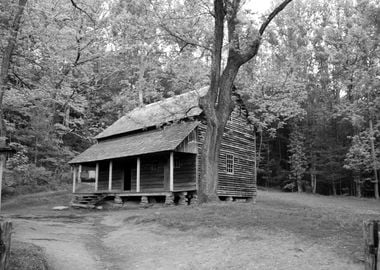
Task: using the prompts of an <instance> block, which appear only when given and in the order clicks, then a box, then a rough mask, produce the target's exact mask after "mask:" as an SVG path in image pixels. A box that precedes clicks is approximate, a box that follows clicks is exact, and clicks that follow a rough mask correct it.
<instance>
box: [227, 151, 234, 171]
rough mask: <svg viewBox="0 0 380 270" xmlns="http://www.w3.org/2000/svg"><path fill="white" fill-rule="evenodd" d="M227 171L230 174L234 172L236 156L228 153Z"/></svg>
mask: <svg viewBox="0 0 380 270" xmlns="http://www.w3.org/2000/svg"><path fill="white" fill-rule="evenodd" d="M226 171H227V173H229V174H233V173H234V156H233V155H229V154H227V155H226Z"/></svg>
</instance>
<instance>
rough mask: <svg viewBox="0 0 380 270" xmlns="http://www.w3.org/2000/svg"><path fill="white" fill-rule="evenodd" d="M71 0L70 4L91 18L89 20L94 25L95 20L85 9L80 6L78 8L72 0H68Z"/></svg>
mask: <svg viewBox="0 0 380 270" xmlns="http://www.w3.org/2000/svg"><path fill="white" fill-rule="evenodd" d="M70 1H71V4H72V5H73V6H74V8H76V9H78V10H79V11H80V12H82V13H84V14H86V16H87V17H88V18H89V19H90V20H91V22H92V23H93V24H94V25H95V23H96V22H95V20H94V19H93V18H92V17H91V16H90V15H89V14H88V13H87V12H86V11H85V10H83V9H82V8H80V7H79V6H78V5H77V4H76V3H75V2H74V0H70Z"/></svg>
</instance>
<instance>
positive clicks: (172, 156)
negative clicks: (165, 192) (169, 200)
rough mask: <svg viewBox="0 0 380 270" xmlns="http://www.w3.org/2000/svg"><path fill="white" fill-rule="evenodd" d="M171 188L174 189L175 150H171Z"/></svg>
mask: <svg viewBox="0 0 380 270" xmlns="http://www.w3.org/2000/svg"><path fill="white" fill-rule="evenodd" d="M169 171H170V173H169V177H170V178H169V190H170V191H173V190H174V152H170V166H169Z"/></svg>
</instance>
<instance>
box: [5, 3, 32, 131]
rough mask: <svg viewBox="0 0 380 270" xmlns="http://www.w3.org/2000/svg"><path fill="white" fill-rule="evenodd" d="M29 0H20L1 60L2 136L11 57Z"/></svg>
mask: <svg viewBox="0 0 380 270" xmlns="http://www.w3.org/2000/svg"><path fill="white" fill-rule="evenodd" d="M26 2H27V0H20V1H19V4H18V9H17V12H16V15H15V17H14V19H13V22H12V23H9V24H10V25H11V27H10V29H9V32H10V33H9V34H10V35H9V38H8V40H7V46H6V47H5V50H4V53H3V59H2V62H1V70H0V136H1V137H5V135H6V126H5V122H4V107H3V100H4V94H5V91H6V90H7V89H8V81H9V78H8V72H9V68H10V65H11V59H12V55H13V52H14V49H15V47H16V41H17V35H18V32H19V30H20V24H21V17H22V14H23V12H24V8H25V5H26Z"/></svg>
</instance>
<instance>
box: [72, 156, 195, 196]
mask: <svg viewBox="0 0 380 270" xmlns="http://www.w3.org/2000/svg"><path fill="white" fill-rule="evenodd" d="M196 157H197V155H196V154H192V153H183V152H175V151H170V152H163V153H153V154H148V155H141V156H137V157H126V158H117V159H110V160H102V161H96V162H88V163H81V164H75V165H73V166H72V171H73V193H74V194H77V195H80V194H90V193H91V194H104V195H108V196H115V197H116V196H118V197H134V196H167V195H169V194H174V193H175V194H179V193H181V192H194V191H196V190H198V186H197V183H198V179H197V176H198V173H197V168H198V166H197V158H196Z"/></svg>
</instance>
